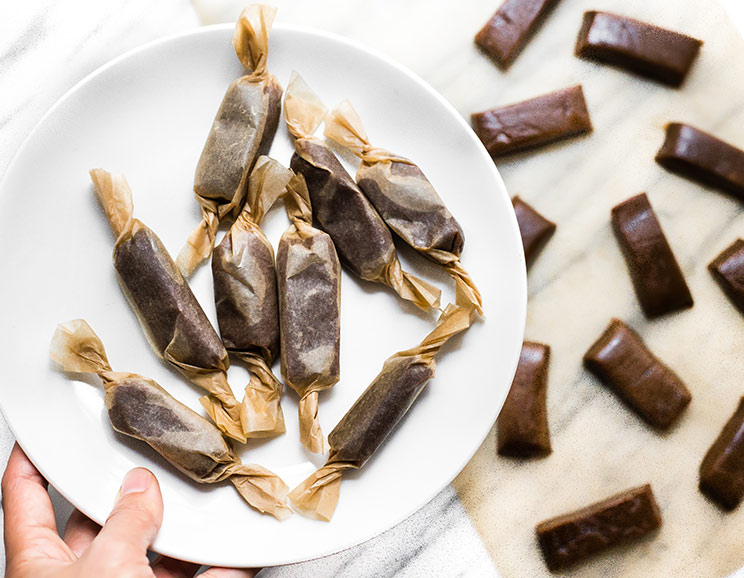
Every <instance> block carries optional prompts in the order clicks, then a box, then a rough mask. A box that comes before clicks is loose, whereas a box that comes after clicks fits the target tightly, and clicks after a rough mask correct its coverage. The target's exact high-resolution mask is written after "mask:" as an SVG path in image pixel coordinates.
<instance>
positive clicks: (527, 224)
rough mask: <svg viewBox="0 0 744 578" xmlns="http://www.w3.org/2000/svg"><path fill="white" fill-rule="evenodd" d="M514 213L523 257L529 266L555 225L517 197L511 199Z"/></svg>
mask: <svg viewBox="0 0 744 578" xmlns="http://www.w3.org/2000/svg"><path fill="white" fill-rule="evenodd" d="M512 205H513V206H514V214H515V215H516V216H517V224H518V225H519V234H520V235H521V236H522V246H523V247H524V258H525V260H526V261H527V266H528V267H529V266H530V265H531V264H532V262H533V261H534V260H535V258H536V257H537V255H538V253H539V252H540V251H541V250H542V248H543V247H544V246H545V244H546V243H547V242H548V241H549V240H550V238H551V237H552V236H553V233H555V229H556V225H555V223H553V222H552V221H548V220H547V219H546V218H545V217H543V216H542V215H541V214H540V213H538V212H537V211H536V210H535V209H533V208H532V207H531V206H530V205H528V204H527V203H525V202H524V201H523V200H522V199H520V198H519V197H514V198H513V199H512Z"/></svg>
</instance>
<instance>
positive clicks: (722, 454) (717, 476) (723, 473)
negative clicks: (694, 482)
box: [700, 397, 744, 510]
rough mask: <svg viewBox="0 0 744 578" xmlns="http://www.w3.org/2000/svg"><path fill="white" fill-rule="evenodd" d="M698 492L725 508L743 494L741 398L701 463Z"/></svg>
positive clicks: (743, 412)
mask: <svg viewBox="0 0 744 578" xmlns="http://www.w3.org/2000/svg"><path fill="white" fill-rule="evenodd" d="M700 491H701V492H703V493H704V494H705V495H706V496H708V497H709V498H710V499H711V500H713V501H714V502H716V503H717V504H718V505H720V506H721V507H722V508H724V509H726V510H733V509H734V508H736V507H737V506H738V505H739V504H740V503H741V499H742V498H743V497H744V397H743V398H741V399H740V400H739V407H738V408H736V412H735V413H734V415H732V416H731V419H729V420H728V421H727V422H726V425H725V426H723V429H722V430H721V433H720V434H719V435H718V438H716V441H715V442H713V445H712V446H711V447H710V449H709V450H708V453H707V454H705V458H703V463H702V464H700Z"/></svg>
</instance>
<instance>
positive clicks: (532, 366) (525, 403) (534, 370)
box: [496, 341, 551, 457]
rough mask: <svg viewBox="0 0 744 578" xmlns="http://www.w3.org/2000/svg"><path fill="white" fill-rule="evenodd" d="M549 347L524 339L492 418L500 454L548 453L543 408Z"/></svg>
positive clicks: (523, 455) (546, 419)
mask: <svg viewBox="0 0 744 578" xmlns="http://www.w3.org/2000/svg"><path fill="white" fill-rule="evenodd" d="M549 362H550V347H549V346H547V345H543V344H542V343H532V342H529V341H525V342H524V344H523V345H522V352H521V354H520V355H519V365H518V366H517V373H516V375H515V376H514V381H513V382H512V385H511V389H510V390H509V395H508V396H507V397H506V402H504V407H503V408H502V409H501V414H500V415H499V419H498V420H497V421H496V428H497V432H498V451H499V454H501V455H502V456H514V457H531V456H543V455H547V454H549V453H550V451H551V448H550V430H549V429H548V410H547V407H546V398H547V386H548V364H549Z"/></svg>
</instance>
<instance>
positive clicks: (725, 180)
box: [656, 122, 744, 200]
mask: <svg viewBox="0 0 744 578" xmlns="http://www.w3.org/2000/svg"><path fill="white" fill-rule="evenodd" d="M656 162H657V163H659V164H660V165H661V166H662V167H664V168H665V169H666V170H668V171H671V172H673V173H676V174H678V175H680V176H683V177H685V178H687V179H690V180H692V181H696V182H698V183H701V184H703V185H707V186H709V187H713V188H716V189H720V190H722V191H725V192H727V193H730V194H732V195H734V196H735V197H738V198H739V199H742V200H744V151H743V150H741V149H739V148H736V147H735V146H733V145H730V144H728V143H727V142H724V141H722V140H720V139H718V138H716V137H714V136H713V135H711V134H708V133H706V132H703V131H702V130H700V129H697V128H695V127H693V126H690V125H689V124H681V123H678V122H672V123H669V124H668V125H667V127H666V139H665V140H664V144H663V145H662V146H661V148H660V149H659V152H658V153H656Z"/></svg>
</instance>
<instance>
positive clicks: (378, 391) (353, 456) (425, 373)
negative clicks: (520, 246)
mask: <svg viewBox="0 0 744 578" xmlns="http://www.w3.org/2000/svg"><path fill="white" fill-rule="evenodd" d="M474 316H475V311H474V309H473V308H472V307H458V306H455V305H452V304H450V305H448V306H447V308H446V309H445V310H444V312H443V313H442V315H441V316H440V318H439V322H438V323H437V326H436V327H435V328H434V330H433V331H432V332H431V333H429V335H427V336H426V337H425V338H424V340H423V341H422V342H421V343H420V344H419V345H418V346H416V347H414V348H412V349H407V350H405V351H399V352H398V353H396V354H395V355H393V356H391V357H389V358H388V359H387V360H386V361H385V363H384V364H383V366H382V370H381V371H380V373H379V374H378V375H377V377H376V378H375V379H374V381H372V383H371V384H370V385H369V387H367V389H366V390H364V392H363V393H362V395H361V396H360V397H359V399H357V401H356V402H355V403H354V405H353V406H351V408H350V409H349V411H347V412H346V414H345V415H344V417H342V418H341V420H340V421H339V422H338V424H337V425H336V427H335V428H333V431H332V432H331V433H330V435H329V436H328V443H329V444H330V446H331V450H330V454H329V456H328V461H327V462H326V464H325V465H324V466H323V467H321V468H320V469H318V470H317V471H316V472H315V473H313V474H311V475H310V477H308V478H307V479H306V480H305V481H304V482H302V483H301V484H300V485H299V486H297V487H296V488H295V489H294V490H292V492H291V493H290V496H289V498H290V501H291V502H292V504H293V505H294V507H295V509H296V510H297V511H299V512H300V513H302V514H303V515H306V516H309V517H311V518H316V519H319V520H325V521H328V520H330V519H331V517H332V516H333V512H334V510H335V508H336V503H337V502H338V496H339V486H340V483H341V477H342V476H343V473H344V471H345V470H348V469H358V468H361V467H363V466H364V464H365V463H366V462H367V460H368V459H369V458H370V457H371V456H372V454H374V453H375V452H376V451H377V450H378V449H379V448H380V446H381V445H382V443H383V442H384V441H385V439H386V438H387V437H388V436H389V435H390V434H391V433H392V432H393V430H394V429H395V426H396V425H397V424H398V422H399V421H400V420H401V419H402V418H403V416H404V415H405V414H406V413H407V412H408V411H409V410H410V409H411V406H412V405H413V402H414V401H415V400H416V398H417V397H418V395H419V394H420V393H421V391H423V389H424V387H426V384H427V383H428V382H429V380H431V378H432V377H434V371H435V369H436V359H435V357H436V355H437V354H438V353H439V350H440V349H441V348H442V346H443V345H444V344H445V343H447V341H448V340H449V339H451V338H452V337H453V336H455V335H457V334H458V333H462V332H463V331H465V330H466V329H468V327H470V325H471V324H472V323H473V318H474Z"/></svg>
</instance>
